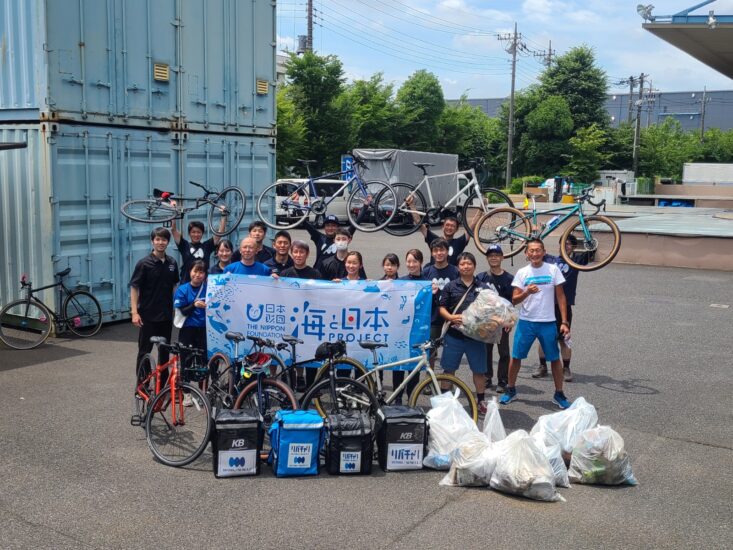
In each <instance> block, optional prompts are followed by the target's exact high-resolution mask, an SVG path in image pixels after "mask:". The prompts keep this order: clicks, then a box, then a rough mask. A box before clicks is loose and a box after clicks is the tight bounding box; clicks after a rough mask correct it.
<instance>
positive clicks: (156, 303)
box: [130, 253, 178, 322]
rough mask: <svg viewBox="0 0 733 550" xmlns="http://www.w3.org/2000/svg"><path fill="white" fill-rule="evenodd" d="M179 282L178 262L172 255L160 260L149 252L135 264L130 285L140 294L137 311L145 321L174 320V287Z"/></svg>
mask: <svg viewBox="0 0 733 550" xmlns="http://www.w3.org/2000/svg"><path fill="white" fill-rule="evenodd" d="M176 283H178V264H177V263H176V261H175V260H174V259H173V258H171V257H170V256H168V255H166V257H165V259H164V260H159V259H158V258H157V257H156V256H155V255H154V254H153V253H150V254H148V255H147V256H145V257H144V258H143V259H141V260H140V261H139V262H137V264H136V265H135V270H134V271H133V272H132V277H131V278H130V286H131V287H135V288H137V289H138V292H139V294H140V298H139V300H140V301H139V303H138V306H137V311H138V313H139V314H140V317H141V318H142V320H143V322H145V321H150V322H159V321H171V320H173V289H174V288H175V287H176Z"/></svg>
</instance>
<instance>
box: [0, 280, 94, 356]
mask: <svg viewBox="0 0 733 550" xmlns="http://www.w3.org/2000/svg"><path fill="white" fill-rule="evenodd" d="M69 273H71V268H70V267H67V268H66V269H64V270H63V271H59V272H58V273H56V274H55V277H56V278H57V279H58V280H57V281H56V282H55V283H53V284H51V285H46V286H42V287H39V288H33V285H32V284H31V282H30V281H29V280H28V279H27V277H26V275H23V276H22V277H21V278H20V287H21V292H25V297H24V298H21V299H19V300H15V301H14V302H11V303H9V304H7V305H6V306H5V307H3V308H2V310H0V340H2V341H3V342H4V343H5V345H7V346H9V347H11V348H15V349H22V350H26V349H33V348H36V347H38V346H40V345H41V344H42V343H43V342H45V341H46V338H48V336H49V334H50V333H51V323H52V321H53V325H54V326H55V330H56V333H59V332H63V331H65V330H69V331H71V332H72V333H74V334H76V335H77V336H81V337H84V338H86V337H89V336H94V335H95V334H97V333H98V332H99V329H100V328H101V326H102V308H101V307H100V306H99V301H97V299H96V298H95V297H94V296H93V295H92V294H91V293H90V292H87V291H86V290H69V289H68V288H67V287H66V285H64V281H63V279H64V277H66V276H67V275H68V274H69ZM56 287H58V289H59V293H58V303H59V304H62V306H61V311H60V312H57V311H55V310H53V309H51V308H50V307H48V306H47V305H46V304H45V303H44V302H43V301H42V300H41V299H40V298H38V297H37V296H35V294H36V293H38V292H41V291H42V290H46V289H48V288H56Z"/></svg>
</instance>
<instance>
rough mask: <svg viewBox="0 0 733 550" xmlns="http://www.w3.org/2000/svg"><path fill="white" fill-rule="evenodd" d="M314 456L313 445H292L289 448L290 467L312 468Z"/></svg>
mask: <svg viewBox="0 0 733 550" xmlns="http://www.w3.org/2000/svg"><path fill="white" fill-rule="evenodd" d="M312 455H313V444H312V443H291V444H290V446H289V447H288V467H289V468H310V465H311V457H312Z"/></svg>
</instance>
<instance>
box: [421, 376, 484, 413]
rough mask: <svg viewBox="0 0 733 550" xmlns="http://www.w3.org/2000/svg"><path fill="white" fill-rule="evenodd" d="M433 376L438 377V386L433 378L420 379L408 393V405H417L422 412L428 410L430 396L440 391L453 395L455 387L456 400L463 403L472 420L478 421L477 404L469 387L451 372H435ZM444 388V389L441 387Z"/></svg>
mask: <svg viewBox="0 0 733 550" xmlns="http://www.w3.org/2000/svg"><path fill="white" fill-rule="evenodd" d="M435 378H437V379H438V386H437V387H436V386H435V385H434V384H433V379H432V378H431V377H430V376H428V377H427V378H425V379H423V380H421V381H420V382H419V383H418V385H417V386H415V389H414V390H413V392H412V394H411V395H410V406H411V407H418V408H419V409H421V410H422V411H423V412H428V411H429V410H430V408H431V407H432V405H431V404H430V398H431V397H435V396H436V395H439V394H441V393H445V392H447V391H449V392H451V393H452V394H454V395H455V393H456V389H457V390H459V391H458V401H459V402H460V403H461V405H463V408H464V409H465V410H466V412H467V413H468V415H469V416H470V417H471V418H473V421H474V422H476V421H478V406H477V405H476V398H475V397H474V396H473V393H472V392H471V390H470V388H469V387H468V386H467V385H466V383H465V382H464V381H463V380H461V379H460V378H456V377H455V376H453V375H452V374H436V375H435ZM441 388H446V389H441Z"/></svg>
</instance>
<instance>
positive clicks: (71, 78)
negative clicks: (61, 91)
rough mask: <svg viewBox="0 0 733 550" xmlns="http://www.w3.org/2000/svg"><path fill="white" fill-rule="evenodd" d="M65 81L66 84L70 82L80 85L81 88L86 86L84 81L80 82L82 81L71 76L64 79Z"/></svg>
mask: <svg viewBox="0 0 733 550" xmlns="http://www.w3.org/2000/svg"><path fill="white" fill-rule="evenodd" d="M64 80H66V82H68V83H69V84H78V85H79V86H83V85H84V81H83V80H80V79H78V78H76V77H75V76H73V75H72V76H70V77H69V78H66V79H64Z"/></svg>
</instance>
